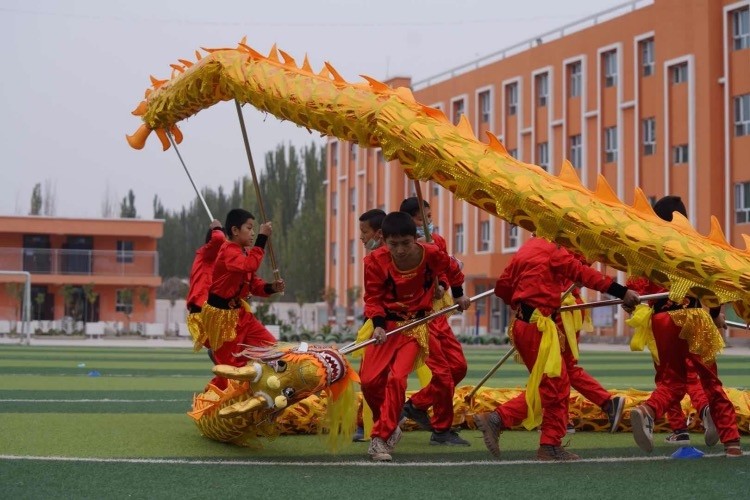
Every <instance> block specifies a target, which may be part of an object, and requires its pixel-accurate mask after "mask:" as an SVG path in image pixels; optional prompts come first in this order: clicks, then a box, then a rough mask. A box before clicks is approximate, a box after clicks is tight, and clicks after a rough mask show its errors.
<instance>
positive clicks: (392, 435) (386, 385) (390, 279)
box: [360, 212, 471, 461]
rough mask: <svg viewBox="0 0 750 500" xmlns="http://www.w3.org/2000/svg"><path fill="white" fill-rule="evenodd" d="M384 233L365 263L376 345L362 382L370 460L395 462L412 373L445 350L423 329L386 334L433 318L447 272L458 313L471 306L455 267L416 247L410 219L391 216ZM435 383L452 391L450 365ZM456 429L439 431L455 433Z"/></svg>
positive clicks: (440, 369) (438, 406)
mask: <svg viewBox="0 0 750 500" xmlns="http://www.w3.org/2000/svg"><path fill="white" fill-rule="evenodd" d="M381 230H382V233H383V239H384V241H385V244H386V245H385V246H384V247H381V248H378V249H377V250H375V251H373V252H372V253H371V254H370V255H368V256H367V257H365V263H364V274H365V276H364V284H365V293H364V302H365V317H366V318H368V319H370V320H372V323H373V326H374V331H373V334H372V337H373V338H374V339H375V343H374V344H370V345H368V346H367V347H366V348H365V355H364V359H363V360H362V365H361V367H360V380H361V383H362V394H363V395H364V397H365V400H366V401H367V404H368V405H369V406H370V408H371V409H372V412H373V419H374V422H375V425H374V427H373V430H372V433H371V437H372V440H371V442H370V448H369V450H368V454H369V455H370V456H371V457H372V459H373V460H375V461H390V460H391V459H392V457H391V453H392V451H393V449H394V447H395V445H396V444H397V443H398V440H399V439H400V437H401V429H400V428H399V425H398V424H399V419H400V413H401V410H402V407H403V404H404V399H405V395H406V379H407V377H408V375H409V372H411V371H412V370H413V369H414V367H415V366H418V365H419V364H421V363H422V362H423V361H424V359H426V358H427V356H428V355H432V353H433V352H436V353H439V352H440V346H439V344H438V343H437V342H436V339H435V338H434V336H432V335H430V334H429V333H428V330H427V326H426V325H424V324H423V325H419V326H417V327H414V328H411V329H409V330H407V331H406V332H404V333H401V334H399V335H392V336H390V337H388V336H386V329H387V330H392V329H394V328H396V327H398V326H400V325H402V324H404V322H408V321H411V320H414V319H417V318H421V317H424V316H425V315H427V314H429V313H430V312H432V302H433V298H434V278H435V277H436V276H439V275H440V274H441V273H443V272H445V273H447V276H448V277H449V285H450V286H451V291H452V293H453V296H454V298H455V300H456V303H457V305H458V309H459V310H465V309H467V308H468V307H469V306H470V305H471V302H470V301H469V299H468V298H467V297H465V296H464V295H463V286H462V285H463V275H462V274H461V271H460V269H459V268H458V265H457V263H456V261H455V260H454V259H451V258H450V257H449V256H448V255H447V254H445V253H444V252H442V251H440V250H439V249H438V248H437V247H436V246H435V245H430V244H423V243H419V242H417V227H416V225H415V224H414V221H413V220H412V218H411V217H410V216H409V215H408V214H406V213H403V212H392V213H390V214H388V215H387V216H386V217H385V219H383V225H382V228H381ZM432 377H433V378H436V377H437V378H440V379H442V380H443V382H442V383H441V384H440V385H439V386H437V387H449V386H450V385H451V380H452V379H451V373H450V370H449V368H448V365H447V362H445V360H443V363H442V365H441V364H439V363H436V364H435V369H434V370H433V371H432ZM448 401H449V398H448V397H443V396H441V397H438V398H436V400H435V404H434V407H433V411H434V412H435V413H436V414H438V415H443V416H444V415H446V414H450V413H452V410H453V402H452V400H450V403H449V404H445V403H446V402H448ZM443 418H444V417H443ZM451 420H452V419H451ZM440 421H441V422H442V421H443V420H440ZM451 424H452V422H451V423H449V424H448V427H447V428H445V429H434V431H435V432H446V431H450V425H451Z"/></svg>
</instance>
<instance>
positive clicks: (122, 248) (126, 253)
mask: <svg viewBox="0 0 750 500" xmlns="http://www.w3.org/2000/svg"><path fill="white" fill-rule="evenodd" d="M128 244H129V245H128ZM128 246H130V249H128V248H127V247H128ZM134 258H135V242H134V241H133V240H117V257H116V260H117V263H118V264H132V263H133V260H134Z"/></svg>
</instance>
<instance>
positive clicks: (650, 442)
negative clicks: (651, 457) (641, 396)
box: [630, 405, 654, 452]
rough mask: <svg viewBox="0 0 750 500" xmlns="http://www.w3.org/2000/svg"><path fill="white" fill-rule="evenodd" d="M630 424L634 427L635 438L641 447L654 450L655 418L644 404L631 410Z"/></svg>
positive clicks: (644, 449)
mask: <svg viewBox="0 0 750 500" xmlns="http://www.w3.org/2000/svg"><path fill="white" fill-rule="evenodd" d="M630 425H631V426H632V427H633V439H635V443H636V444H637V445H638V447H639V448H640V449H642V450H643V451H648V452H651V451H653V450H654V419H653V417H652V416H651V414H650V413H649V411H648V409H647V408H646V407H645V406H644V405H641V406H636V407H635V408H633V409H632V410H630Z"/></svg>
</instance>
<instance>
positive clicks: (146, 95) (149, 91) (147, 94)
mask: <svg viewBox="0 0 750 500" xmlns="http://www.w3.org/2000/svg"><path fill="white" fill-rule="evenodd" d="M153 91H154V89H146V91H145V92H144V93H143V98H144V99H148V96H150V95H151V93H152V92H153Z"/></svg>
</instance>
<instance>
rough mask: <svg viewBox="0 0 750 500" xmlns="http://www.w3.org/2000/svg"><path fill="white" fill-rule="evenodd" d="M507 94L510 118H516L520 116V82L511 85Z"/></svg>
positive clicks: (507, 89)
mask: <svg viewBox="0 0 750 500" xmlns="http://www.w3.org/2000/svg"><path fill="white" fill-rule="evenodd" d="M505 92H506V109H507V113H508V116H515V115H517V114H518V82H513V83H509V84H508V85H507V86H506V87H505Z"/></svg>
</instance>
